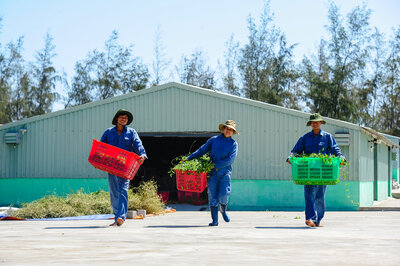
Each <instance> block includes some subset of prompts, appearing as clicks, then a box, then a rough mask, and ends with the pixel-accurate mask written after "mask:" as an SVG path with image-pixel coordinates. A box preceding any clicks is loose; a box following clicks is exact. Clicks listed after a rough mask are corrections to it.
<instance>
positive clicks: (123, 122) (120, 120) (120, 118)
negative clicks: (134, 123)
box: [117, 115, 128, 126]
mask: <svg viewBox="0 0 400 266" xmlns="http://www.w3.org/2000/svg"><path fill="white" fill-rule="evenodd" d="M117 121H118V125H121V126H126V124H127V123H128V116H127V115H120V116H118V120H117Z"/></svg>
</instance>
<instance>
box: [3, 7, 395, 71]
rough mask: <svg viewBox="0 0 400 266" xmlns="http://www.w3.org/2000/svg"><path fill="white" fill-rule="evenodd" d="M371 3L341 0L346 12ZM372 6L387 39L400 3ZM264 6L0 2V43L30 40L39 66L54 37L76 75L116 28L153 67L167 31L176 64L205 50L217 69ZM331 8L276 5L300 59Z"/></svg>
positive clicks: (278, 21)
mask: <svg viewBox="0 0 400 266" xmlns="http://www.w3.org/2000/svg"><path fill="white" fill-rule="evenodd" d="M364 2H365V1H357V0H340V1H339V0H338V1H335V3H336V4H337V5H338V6H339V7H340V8H341V13H342V14H346V13H348V12H349V11H350V10H351V9H352V8H353V7H354V6H356V5H362V4H363V3H364ZM367 4H368V7H369V8H370V9H372V11H373V13H372V16H371V24H372V25H373V26H376V27H378V28H379V29H380V30H381V31H383V32H384V33H386V35H387V36H388V35H390V34H391V32H392V28H393V27H395V28H397V27H398V26H399V25H400V19H399V15H398V14H400V1H398V0H369V1H367ZM263 5H264V1H263V0H230V1H228V0H202V1H190V0H158V1H156V0H146V1H143V0H142V1H137V0H131V1H128V0H114V1H109V0H108V1H106V0H96V1H94V0H85V1H82V0H68V1H61V0H59V1H57V0H52V1H50V0H35V1H29V0H0V16H2V17H3V22H2V24H3V27H2V29H1V33H0V43H1V44H3V45H4V44H5V43H7V42H9V41H12V40H16V39H17V38H18V37H19V36H21V35H24V36H25V38H24V43H25V44H24V48H25V51H24V57H25V59H26V60H33V59H34V54H35V51H36V50H38V49H41V48H42V47H43V45H44V37H45V35H46V32H49V33H50V34H51V35H52V36H53V37H54V44H55V45H56V52H57V54H58V55H57V57H56V58H55V59H54V63H55V65H56V67H57V68H58V69H59V70H61V69H64V70H65V71H66V72H67V73H68V75H69V77H71V76H72V75H73V73H74V72H73V68H74V64H75V62H76V61H77V60H80V59H83V58H85V56H86V55H87V53H88V52H89V51H91V50H93V49H101V48H102V47H103V46H104V42H105V40H106V39H108V37H109V36H110V34H111V32H112V30H114V29H115V30H117V31H118V32H119V33H120V43H121V44H123V45H128V44H133V45H134V53H135V55H136V56H139V57H141V58H142V59H143V62H144V63H146V64H148V65H149V66H150V64H151V62H152V60H153V44H154V41H153V40H154V34H155V32H156V29H157V27H158V26H160V28H161V31H162V39H163V45H164V46H165V52H166V54H167V56H168V57H169V58H171V59H172V66H173V65H175V64H177V63H178V62H179V61H180V59H181V56H182V54H186V55H188V54H190V53H191V52H192V51H193V50H194V49H201V50H203V51H204V52H206V55H207V57H208V63H209V64H210V65H211V66H212V67H213V68H216V67H217V61H218V59H220V60H222V58H223V53H224V51H225V43H226V41H227V40H228V39H229V37H230V35H231V34H232V33H233V34H234V35H235V38H236V40H238V41H239V42H240V43H241V44H244V43H245V42H246V41H247V36H248V31H247V17H248V16H249V14H251V15H252V16H253V17H256V18H258V16H259V14H260V13H261V11H262V8H263ZM328 6H329V3H328V1H327V0H301V1H300V0H271V10H272V11H273V12H274V13H275V20H274V23H275V25H277V26H278V27H280V28H281V30H282V31H283V32H285V33H286V36H287V39H288V41H289V43H298V46H297V47H296V49H295V56H296V60H297V61H299V60H300V59H301V58H302V57H303V55H310V54H311V53H314V51H316V47H317V45H318V43H319V40H320V38H321V36H323V34H324V25H326V24H327V22H328V21H327V11H328Z"/></svg>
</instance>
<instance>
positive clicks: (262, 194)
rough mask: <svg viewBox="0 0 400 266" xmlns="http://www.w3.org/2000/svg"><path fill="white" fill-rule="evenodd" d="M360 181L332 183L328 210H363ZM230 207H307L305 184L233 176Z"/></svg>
mask: <svg viewBox="0 0 400 266" xmlns="http://www.w3.org/2000/svg"><path fill="white" fill-rule="evenodd" d="M359 184H360V183H359V182H354V181H352V182H349V181H346V182H341V183H339V184H337V185H334V186H328V188H327V192H326V196H325V200H326V209H327V210H328V211H336V210H346V211H350V210H359V204H360V197H359V195H360V185H359ZM229 209H230V210H257V211H265V210H271V211H275V210H279V211H289V210H293V211H304V186H300V185H295V184H294V183H293V182H292V181H288V180H281V181H278V180H232V193H231V196H230V200H229Z"/></svg>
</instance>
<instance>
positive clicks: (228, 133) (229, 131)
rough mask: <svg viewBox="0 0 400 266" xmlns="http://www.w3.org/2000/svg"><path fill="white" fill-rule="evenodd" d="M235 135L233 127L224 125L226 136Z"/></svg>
mask: <svg viewBox="0 0 400 266" xmlns="http://www.w3.org/2000/svg"><path fill="white" fill-rule="evenodd" d="M232 135H233V129H232V128H229V127H224V136H225V138H229V137H232Z"/></svg>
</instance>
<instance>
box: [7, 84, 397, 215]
mask: <svg viewBox="0 0 400 266" xmlns="http://www.w3.org/2000/svg"><path fill="white" fill-rule="evenodd" d="M120 108H125V109H128V110H130V111H131V112H132V113H133V114H134V120H133V123H132V124H131V126H132V127H133V128H135V129H136V130H137V131H138V133H139V135H140V137H141V139H142V141H143V144H144V146H145V148H146V151H147V154H148V156H149V160H146V162H145V163H144V164H143V166H142V167H141V168H142V169H141V171H142V173H143V176H145V177H154V178H155V179H156V180H157V181H158V183H159V184H160V187H162V190H171V191H172V190H173V189H174V187H173V185H171V181H170V180H171V178H170V177H169V176H168V174H167V172H168V170H169V168H170V167H171V165H170V162H171V160H172V159H173V158H174V157H176V156H178V155H182V154H185V153H188V152H189V151H194V150H195V149H196V148H198V147H199V146H200V145H201V144H203V143H204V142H205V141H206V140H207V139H208V138H209V137H210V136H213V135H216V134H218V132H217V129H218V124H219V123H222V122H224V121H226V120H227V119H233V120H235V121H236V122H237V124H238V131H239V132H240V135H237V136H235V137H234V138H235V139H236V140H237V142H238V144H239V153H238V157H237V159H236V161H235V163H234V169H233V175H232V194H231V200H230V209H231V210H267V209H268V210H302V209H304V197H303V186H298V185H295V184H294V183H293V182H292V181H291V168H290V166H289V165H288V164H287V163H285V159H286V158H287V156H288V155H289V153H290V150H291V149H292V147H293V146H294V144H295V143H296V141H297V140H298V138H299V137H300V136H301V135H303V134H304V133H306V132H308V131H309V130H310V128H307V127H306V121H307V120H308V117H309V114H307V113H304V112H300V111H296V110H291V109H287V108H283V107H279V106H275V105H271V104H266V103H262V102H258V101H253V100H249V99H244V98H240V97H236V96H232V95H229V94H225V93H221V92H218V91H212V90H206V89H202V88H198V87H194V86H189V85H185V84H180V83H168V84H165V85H161V86H156V87H152V88H148V89H144V90H141V91H138V92H133V93H129V94H126V95H122V96H117V97H114V98H111V99H107V100H102V101H97V102H92V103H88V104H84V105H81V106H77V107H73V108H69V109H66V110H62V111H57V112H54V113H50V114H46V115H42V116H37V117H32V118H29V119H25V120H23V121H18V122H14V123H10V124H6V125H3V126H1V127H0V140H1V141H0V204H1V205H8V204H18V203H21V202H26V201H31V200H35V199H38V198H40V197H42V196H44V195H45V194H49V193H54V192H55V193H58V194H65V193H69V192H71V191H75V190H78V189H80V188H83V189H84V190H85V191H87V192H92V191H97V190H99V189H104V190H108V182H107V179H106V177H107V174H106V173H105V172H102V171H99V170H97V169H95V168H93V167H92V166H91V165H90V164H89V163H88V160H87V159H88V155H89V152H90V148H91V144H92V139H100V137H101V135H102V133H103V132H104V131H105V129H106V128H108V127H110V126H112V125H111V120H112V117H113V116H114V114H115V113H116V111H117V110H118V109H120ZM326 122H327V124H326V125H324V126H323V130H325V131H328V132H330V133H332V134H333V135H335V138H336V140H337V141H338V143H339V144H340V146H341V149H342V152H343V153H344V155H345V156H346V158H347V160H348V161H349V163H350V166H349V167H348V169H347V170H346V172H347V171H348V174H346V176H347V177H346V180H344V181H342V182H341V183H339V184H338V185H336V186H329V187H328V191H327V198H326V199H327V209H328V210H357V209H359V207H360V206H361V207H363V206H370V205H372V203H373V201H374V200H384V199H386V198H387V197H388V196H389V195H390V193H391V180H392V163H393V158H394V156H393V154H392V153H393V152H392V151H393V148H395V147H398V145H396V144H395V143H393V142H392V141H390V140H388V139H387V138H386V137H384V136H383V135H381V134H379V133H378V132H375V131H373V130H370V129H368V128H362V127H360V126H358V125H355V124H351V123H347V122H343V121H338V120H333V119H329V118H326ZM135 179H136V178H135ZM135 179H134V180H135Z"/></svg>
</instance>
